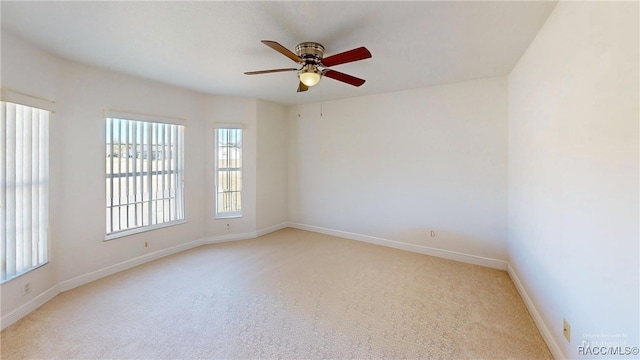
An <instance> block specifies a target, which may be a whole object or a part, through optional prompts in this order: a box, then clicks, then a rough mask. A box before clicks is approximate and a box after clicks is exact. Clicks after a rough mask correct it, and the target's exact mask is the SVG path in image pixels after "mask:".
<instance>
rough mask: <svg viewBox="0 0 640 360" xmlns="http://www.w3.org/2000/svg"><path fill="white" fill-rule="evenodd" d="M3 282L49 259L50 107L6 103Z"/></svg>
mask: <svg viewBox="0 0 640 360" xmlns="http://www.w3.org/2000/svg"><path fill="white" fill-rule="evenodd" d="M0 106H1V108H0V113H1V114H0V116H1V118H0V151H1V153H0V154H1V155H0V185H1V186H0V252H1V256H0V257H1V259H0V260H1V261H2V266H1V268H2V271H1V272H2V274H1V279H0V281H1V282H5V281H8V280H11V279H12V278H15V277H17V276H19V275H21V274H24V273H26V272H28V271H31V270H33V269H35V268H37V267H39V266H42V265H44V264H46V263H47V262H48V254H47V252H48V251H47V231H48V224H49V216H48V215H49V111H47V110H41V109H37V108H33V107H29V106H24V105H18V104H14V103H10V102H4V101H2V102H0Z"/></svg>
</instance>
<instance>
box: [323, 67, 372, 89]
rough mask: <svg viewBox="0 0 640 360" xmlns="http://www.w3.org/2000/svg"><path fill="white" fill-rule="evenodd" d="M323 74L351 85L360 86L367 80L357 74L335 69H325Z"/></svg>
mask: <svg viewBox="0 0 640 360" xmlns="http://www.w3.org/2000/svg"><path fill="white" fill-rule="evenodd" d="M322 74H323V75H324V76H326V77H328V78H332V79H334V80H338V81H342V82H344V83H347V84H349V85H353V86H360V85H362V84H364V82H365V80H363V79H359V78H357V77H355V76H351V75H347V74H345V73H341V72H339V71H335V70H324V71H323V72H322Z"/></svg>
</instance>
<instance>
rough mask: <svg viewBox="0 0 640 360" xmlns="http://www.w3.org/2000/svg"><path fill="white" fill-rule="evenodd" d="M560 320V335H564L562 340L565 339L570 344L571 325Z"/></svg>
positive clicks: (564, 320) (565, 320)
mask: <svg viewBox="0 0 640 360" xmlns="http://www.w3.org/2000/svg"><path fill="white" fill-rule="evenodd" d="M562 320H563V326H562V334H563V335H564V338H565V339H567V341H568V342H571V324H569V322H568V321H567V319H562Z"/></svg>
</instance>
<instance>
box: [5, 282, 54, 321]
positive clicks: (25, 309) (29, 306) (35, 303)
mask: <svg viewBox="0 0 640 360" xmlns="http://www.w3.org/2000/svg"><path fill="white" fill-rule="evenodd" d="M59 293H60V286H59V285H55V286H52V287H51V288H49V289H48V290H46V291H44V292H42V293H40V294H39V295H38V296H36V297H34V298H33V299H31V300H30V301H28V302H27V303H25V304H23V305H22V306H20V307H19V308H17V309H15V310H14V311H12V312H10V313H9V314H7V315H5V316H4V317H3V318H2V321H0V322H1V323H2V325H1V326H0V329H1V330H4V329H5V328H7V327H9V326H11V325H13V324H14V323H16V322H17V321H18V320H20V319H22V318H23V317H25V316H26V315H27V314H29V313H31V312H32V311H34V310H36V309H37V308H39V307H40V306H42V305H44V304H45V303H46V302H47V301H49V300H51V299H53V298H54V297H56V295H58V294H59Z"/></svg>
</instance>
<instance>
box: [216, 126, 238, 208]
mask: <svg viewBox="0 0 640 360" xmlns="http://www.w3.org/2000/svg"><path fill="white" fill-rule="evenodd" d="M215 149H216V150H215V151H216V154H215V158H216V162H215V173H216V174H215V182H216V184H215V186H216V189H217V190H216V200H215V201H216V218H231V217H241V216H242V129H239V128H218V129H216V134H215Z"/></svg>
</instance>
